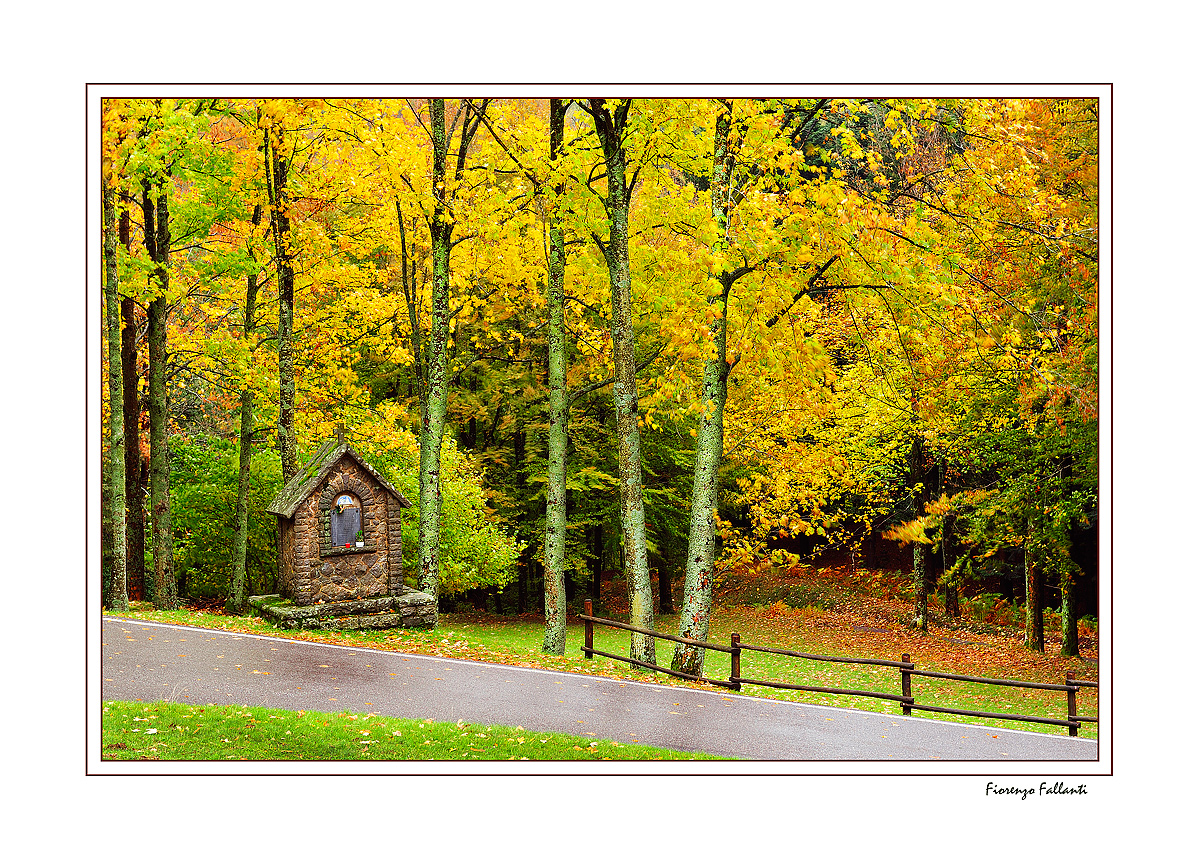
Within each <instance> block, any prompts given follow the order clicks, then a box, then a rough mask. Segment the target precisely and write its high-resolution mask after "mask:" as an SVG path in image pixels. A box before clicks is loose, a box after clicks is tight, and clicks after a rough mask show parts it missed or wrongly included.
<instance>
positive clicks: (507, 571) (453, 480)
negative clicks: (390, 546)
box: [362, 434, 524, 594]
mask: <svg viewBox="0 0 1200 859" xmlns="http://www.w3.org/2000/svg"><path fill="white" fill-rule="evenodd" d="M405 435H406V437H407V434H405ZM407 440H408V441H409V442H410V443H409V444H398V445H395V446H392V447H385V446H383V445H373V446H371V447H370V448H369V449H366V450H363V451H362V453H363V456H364V457H365V458H366V459H367V460H368V461H369V462H370V463H371V465H372V466H374V467H375V468H376V469H378V470H379V472H380V473H381V474H382V475H383V476H384V477H385V478H386V479H387V480H388V482H389V483H391V484H392V485H393V486H395V487H396V489H397V490H398V491H399V492H400V494H401V495H403V496H404V497H406V498H408V499H409V500H410V501H411V500H413V499H415V498H416V497H417V496H418V494H419V487H418V486H417V479H418V477H417V459H416V455H417V450H416V447H415V441H414V440H412V439H411V437H407ZM441 492H442V521H441V537H440V548H439V563H440V585H439V591H440V592H441V593H443V594H458V593H463V592H464V591H467V590H471V589H472V588H488V587H504V585H506V584H508V583H509V582H510V581H512V580H513V578H514V577H515V576H516V560H517V556H518V555H520V553H521V550H522V549H523V548H524V544H523V543H521V542H519V541H518V540H517V539H516V538H514V537H513V536H512V535H510V534H509V533H508V532H507V531H506V529H505V528H504V527H503V525H502V523H501V522H500V521H498V520H497V518H496V517H495V514H494V513H492V511H491V509H490V508H489V506H488V503H487V493H486V490H485V489H484V485H483V476H482V474H481V473H480V471H479V469H478V467H477V466H476V465H475V463H474V462H473V461H472V459H471V457H470V456H468V455H465V454H463V453H461V452H459V450H458V447H457V445H455V444H454V442H453V440H452V439H449V438H447V439H445V441H444V442H443V447H442V466H441ZM404 517H405V527H404V561H405V572H406V574H408V575H415V574H416V570H417V507H416V505H415V504H414V505H413V506H412V507H411V508H409V509H408V510H406V511H404Z"/></svg>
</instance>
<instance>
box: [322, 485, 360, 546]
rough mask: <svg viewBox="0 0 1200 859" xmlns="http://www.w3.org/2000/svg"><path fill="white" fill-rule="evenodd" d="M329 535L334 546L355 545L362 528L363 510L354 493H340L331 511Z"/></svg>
mask: <svg viewBox="0 0 1200 859" xmlns="http://www.w3.org/2000/svg"><path fill="white" fill-rule="evenodd" d="M329 515H330V522H329V535H330V543H332V544H333V547H334V548H335V549H336V548H339V547H342V546H353V545H354V541H355V535H357V534H358V532H359V531H360V530H362V510H361V508H360V507H359V504H358V499H357V498H355V497H354V496H353V495H339V496H338V498H337V501H336V502H334V505H333V510H331V511H330V513H329Z"/></svg>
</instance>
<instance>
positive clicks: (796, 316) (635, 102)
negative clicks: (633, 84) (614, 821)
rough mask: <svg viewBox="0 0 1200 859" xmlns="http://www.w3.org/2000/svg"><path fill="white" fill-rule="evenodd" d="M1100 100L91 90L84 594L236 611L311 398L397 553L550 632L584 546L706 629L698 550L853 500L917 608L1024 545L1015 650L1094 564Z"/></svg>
mask: <svg viewBox="0 0 1200 859" xmlns="http://www.w3.org/2000/svg"><path fill="white" fill-rule="evenodd" d="M1100 107H1101V105H1100V103H1099V102H1098V100H1096V99H1092V98H1028V99H1004V98H769V99H750V98H733V99H731V98H663V99H653V98H647V99H527V98H512V99H509V98H477V99H437V98H434V99H417V98H396V99H377V98H315V99H292V98H261V99H256V98H238V99H225V98H189V99H169V98H128V99H125V98H106V99H104V100H103V103H102V140H101V147H102V160H103V165H104V169H103V188H104V194H103V198H104V223H103V230H104V236H103V241H104V250H105V253H104V258H105V265H104V286H105V301H104V305H103V314H104V331H105V340H104V343H103V344H102V355H103V359H102V367H103V372H104V374H105V378H106V380H107V384H108V388H107V389H106V390H107V394H106V398H105V400H104V402H103V406H102V408H103V426H104V449H105V457H106V458H105V469H106V481H105V487H106V488H105V513H106V540H105V600H106V604H109V605H116V606H120V605H122V604H123V601H125V600H128V599H130V598H151V599H154V600H155V601H156V602H158V603H160V604H164V605H165V604H170V603H172V602H173V601H175V600H177V599H179V598H180V597H181V596H186V595H193V596H194V595H208V596H212V595H218V596H219V597H220V598H222V599H225V600H226V601H227V605H229V606H230V607H231V608H233V609H236V610H239V611H244V610H245V608H246V603H245V601H246V597H247V595H248V594H249V593H250V592H264V591H267V590H269V589H270V588H271V587H272V586H273V585H274V582H273V580H272V576H273V573H272V571H273V569H274V552H275V551H276V546H275V545H274V543H273V539H274V537H273V533H274V532H273V530H272V529H273V527H274V524H273V522H271V521H269V520H270V516H269V514H266V513H265V511H264V508H265V506H266V504H267V503H268V502H269V499H270V497H271V495H272V494H273V493H274V491H275V490H277V489H278V487H279V486H280V485H281V484H282V483H283V482H286V481H287V480H288V478H289V477H290V476H291V475H292V474H293V473H295V471H296V469H297V468H298V467H299V466H300V465H302V464H303V462H304V461H305V459H306V458H307V456H308V455H309V454H311V453H312V452H314V451H315V450H316V449H317V448H318V447H319V446H320V445H321V444H322V443H323V442H324V441H326V440H327V439H329V438H332V437H333V436H334V435H335V434H336V433H337V432H338V428H339V427H344V428H345V432H346V434H347V437H348V440H349V441H351V443H352V444H354V445H355V447H356V449H358V450H359V451H361V452H362V453H363V455H364V456H365V457H367V458H368V459H369V460H370V461H371V462H372V464H373V465H374V466H376V467H377V468H378V469H379V470H380V472H381V473H382V474H384V475H385V476H386V477H387V478H388V480H389V481H391V482H392V483H393V485H395V486H396V487H398V488H399V489H400V491H402V492H403V493H404V494H405V495H406V496H407V497H408V498H411V499H413V500H414V502H419V503H415V504H414V508H413V509H412V511H410V512H411V522H410V524H409V525H407V526H406V531H405V538H406V541H407V540H411V545H410V546H409V547H408V548H406V550H405V553H404V557H405V562H406V564H408V572H409V575H410V578H411V579H412V581H413V583H414V585H416V586H418V587H420V588H421V589H422V590H426V591H427V592H429V593H431V594H433V595H435V596H440V597H442V598H443V601H445V600H449V599H452V598H454V597H455V596H456V595H465V594H472V593H480V592H485V591H487V590H488V589H492V590H493V592H494V591H495V590H498V589H503V588H505V587H508V588H510V589H513V588H515V589H516V590H517V592H518V595H517V598H518V601H519V610H540V611H544V613H545V616H546V627H547V629H546V643H545V648H546V649H547V650H548V651H552V652H553V651H555V650H557V652H561V647H562V643H561V642H562V637H561V631H562V624H563V623H564V622H565V611H566V596H567V591H568V590H570V591H571V592H572V593H574V592H575V590H576V588H577V587H580V588H581V587H583V586H585V585H586V583H587V582H589V581H591V580H592V579H593V578H594V577H595V576H597V575H599V574H601V573H602V572H604V571H605V570H610V569H615V570H617V571H618V572H619V574H620V575H621V576H622V577H623V578H624V579H625V581H626V585H627V589H628V596H629V617H630V623H633V624H635V625H640V626H643V627H647V626H653V623H654V615H655V613H656V611H659V612H667V613H669V612H677V613H678V615H679V618H678V621H679V630H678V631H679V634H680V635H682V636H685V637H690V638H700V639H703V638H704V637H705V636H706V633H707V616H708V613H709V611H710V607H711V601H712V593H713V589H714V587H719V582H720V577H721V575H722V572H723V571H725V570H729V569H733V568H735V567H737V566H739V565H742V566H747V565H766V564H771V563H776V564H783V563H788V562H789V560H791V559H794V558H795V557H796V556H798V555H804V556H809V557H817V556H819V555H821V553H826V556H829V553H831V552H841V553H843V556H845V557H851V558H853V557H855V555H854V553H855V552H861V551H862V549H863V547H865V546H868V545H878V544H879V541H881V540H884V539H886V540H889V541H891V542H892V543H894V544H895V545H896V546H900V547H903V551H904V552H905V564H910V565H911V570H912V574H913V582H914V593H915V599H914V616H913V622H914V623H915V624H916V625H917V626H918V627H922V628H923V627H924V626H925V625H926V623H927V613H928V605H927V603H928V599H929V596H930V594H931V593H933V592H934V591H935V590H937V589H942V590H944V592H945V594H946V601H945V604H946V606H947V610H949V606H950V605H951V603H952V601H951V599H950V595H951V593H953V594H957V593H958V591H959V589H961V588H966V587H971V586H972V583H977V582H979V581H981V580H982V579H983V578H986V577H988V576H1005V575H1007V576H1009V577H1013V576H1019V577H1020V580H1021V583H1022V584H1021V590H1022V592H1023V594H1024V599H1025V605H1026V611H1027V630H1026V633H1027V644H1028V645H1029V646H1031V647H1036V648H1038V649H1041V646H1042V645H1041V639H1040V637H1041V611H1042V609H1043V606H1044V601H1045V597H1046V595H1047V594H1050V595H1052V596H1054V598H1055V599H1057V600H1061V605H1062V609H1063V612H1062V613H1063V618H1064V621H1063V622H1064V633H1065V632H1066V629H1067V625H1068V624H1070V625H1071V626H1072V629H1073V625H1074V622H1075V617H1076V603H1077V590H1078V588H1079V587H1080V582H1081V577H1083V578H1086V577H1087V576H1091V577H1092V579H1091V580H1090V581H1085V582H1084V584H1085V585H1086V586H1088V587H1090V588H1093V589H1094V587H1095V582H1094V577H1095V575H1096V570H1095V569H1094V566H1093V567H1089V565H1088V563H1087V562H1086V559H1084V557H1083V556H1084V555H1085V554H1086V551H1087V548H1086V547H1087V546H1089V545H1092V544H1094V539H1095V538H1094V534H1095V530H1094V529H1095V528H1096V526H1097V522H1098V520H1099V518H1100V516H1101V510H1100V503H1099V498H1100V492H1099V482H1100V462H1099V459H1100V452H1099V445H1100V440H1099V439H1100V421H1101V410H1100V372H1101V369H1100V368H1101V337H1100V326H1101V320H1100V312H1099V311H1100V297H1099V283H1100V263H1099V260H1100V254H1101V251H1100V247H1099V226H1100V225H1099V217H1100V204H1099V198H1100V197H1099V175H1098V174H1099V158H1100V153H1099V146H1100V143H1099V139H1100V134H1099V129H1100V119H1101V117H1100ZM264 499H265V500H264ZM935 558H936V563H935V562H934V559H935ZM652 582H655V583H657V593H658V600H659V605H657V606H655V605H652V600H651V594H652ZM672 594H677V595H680V596H681V599H680V602H679V604H678V605H675V604H674V602H673V596H672ZM639 639H644V640H639ZM1063 646H1064V650H1066V649H1068V648H1069V647H1071V646H1072V645H1071V640H1070V636H1066V635H1064V645H1063ZM631 651H632V653H633V655H634V656H635V657H637V658H640V659H643V660H648V661H655V654H654V651H653V643H652V641H651V640H649V639H647V638H646V637H644V636H643V637H639V636H634V637H633V640H632V642H631ZM702 659H703V652H702V651H697V650H694V649H689V648H686V647H683V646H681V647H680V648H677V649H676V652H675V655H674V663H675V665H676V666H677V667H680V668H682V669H686V670H687V671H688V672H689V673H691V672H696V673H698V671H699V667H700V664H701V662H702Z"/></svg>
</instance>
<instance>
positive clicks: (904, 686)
mask: <svg viewBox="0 0 1200 859" xmlns="http://www.w3.org/2000/svg"><path fill="white" fill-rule="evenodd" d="M900 661H901V662H908V654H907V653H901V654H900ZM900 694H901V695H903V696H904V697H905V698H911V697H912V675H911V674H909V673H908V669H907V668H901V669H900ZM900 706H901V708H902V712H903V713H904V715H905V716H911V715H912V707H910V706H908V704H906V703H905V704H901V705H900Z"/></svg>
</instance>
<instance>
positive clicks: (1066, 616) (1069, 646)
mask: <svg viewBox="0 0 1200 859" xmlns="http://www.w3.org/2000/svg"><path fill="white" fill-rule="evenodd" d="M1061 587H1062V648H1061V649H1060V650H1059V653H1060V655H1062V656H1078V655H1079V617H1078V615H1077V614H1076V608H1075V575H1074V573H1072V571H1071V570H1063V572H1062V583H1061Z"/></svg>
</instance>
